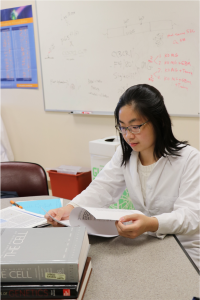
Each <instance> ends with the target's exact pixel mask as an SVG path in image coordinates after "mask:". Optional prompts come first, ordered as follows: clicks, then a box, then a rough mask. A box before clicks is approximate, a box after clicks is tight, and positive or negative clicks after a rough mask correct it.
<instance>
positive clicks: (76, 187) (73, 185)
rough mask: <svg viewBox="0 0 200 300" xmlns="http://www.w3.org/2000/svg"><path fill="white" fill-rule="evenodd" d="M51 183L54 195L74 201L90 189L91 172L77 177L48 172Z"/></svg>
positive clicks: (78, 174) (79, 174)
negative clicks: (87, 188)
mask: <svg viewBox="0 0 200 300" xmlns="http://www.w3.org/2000/svg"><path fill="white" fill-rule="evenodd" d="M47 172H48V173H49V177H50V181H51V189H52V195H53V196H56V197H61V198H64V199H68V200H72V199H73V198H74V197H76V196H77V195H78V194H80V193H81V192H82V191H83V190H85V189H86V187H88V185H89V184H90V182H91V181H92V179H91V171H89V172H83V173H77V174H76V175H72V174H66V173H58V172H57V171H53V170H50V171H47Z"/></svg>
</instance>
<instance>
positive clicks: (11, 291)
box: [1, 257, 92, 300]
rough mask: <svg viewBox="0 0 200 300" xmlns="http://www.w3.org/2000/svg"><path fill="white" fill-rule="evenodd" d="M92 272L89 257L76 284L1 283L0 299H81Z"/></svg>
mask: <svg viewBox="0 0 200 300" xmlns="http://www.w3.org/2000/svg"><path fill="white" fill-rule="evenodd" d="M91 271H92V264H91V257H88V258H87V260H86V263H85V267H84V271H83V275H82V278H81V281H80V284H78V283H74V284H72V283H65V284H58V283H57V284H56V283H54V284H47V283H44V284H35V282H34V283H31V282H30V283H24V284H20V283H17V284H16V283H12V284H11V283H10V282H9V283H2V284H1V299H71V300H72V299H78V300H79V299H82V297H83V294H84V292H85V289H86V286H87V283H88V280H89V277H90V273H91Z"/></svg>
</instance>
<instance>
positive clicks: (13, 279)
mask: <svg viewBox="0 0 200 300" xmlns="http://www.w3.org/2000/svg"><path fill="white" fill-rule="evenodd" d="M89 247H90V245H89V240H88V235H87V232H86V229H85V228H84V227H70V228H67V227H59V228H55V227H54V228H53V227H51V228H47V229H43V228H21V229H14V228H12V229H11V228H6V229H2V230H1V299H55V300H56V299H78V300H82V299H83V296H84V292H85V289H86V286H87V283H88V281H89V278H90V274H91V271H92V265H91V258H90V257H88V251H89Z"/></svg>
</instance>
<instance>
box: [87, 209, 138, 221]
mask: <svg viewBox="0 0 200 300" xmlns="http://www.w3.org/2000/svg"><path fill="white" fill-rule="evenodd" d="M82 208H84V209H85V210H87V211H88V212H89V213H90V214H92V215H93V216H94V217H95V218H96V219H101V220H114V221H118V220H119V219H120V218H121V217H123V216H127V215H132V214H142V215H143V213H142V212H141V211H139V210H129V209H110V208H98V207H84V206H83V207H82Z"/></svg>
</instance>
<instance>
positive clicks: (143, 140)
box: [119, 105, 156, 156]
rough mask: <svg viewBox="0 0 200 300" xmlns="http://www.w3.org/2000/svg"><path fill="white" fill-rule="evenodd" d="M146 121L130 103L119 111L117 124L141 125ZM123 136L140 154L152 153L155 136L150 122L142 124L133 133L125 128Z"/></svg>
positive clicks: (124, 125)
mask: <svg viewBox="0 0 200 300" xmlns="http://www.w3.org/2000/svg"><path fill="white" fill-rule="evenodd" d="M147 121H148V120H147V119H145V118H144V117H141V116H140V115H138V114H137V112H136V111H135V110H134V107H132V106H130V105H125V106H123V107H122V108H121V109H120V111H119V124H120V126H122V127H128V126H130V125H135V126H136V125H141V124H143V123H145V122H147ZM123 138H124V139H125V141H126V142H127V143H128V144H129V145H130V146H131V148H132V149H133V150H134V151H136V152H140V155H145V156H146V155H153V152H154V146H155V138H156V137H155V132H154V128H153V125H152V124H151V123H150V122H148V123H146V124H145V125H143V126H142V127H141V128H140V133H138V134H133V133H131V132H130V131H129V130H127V131H126V134H123Z"/></svg>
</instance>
